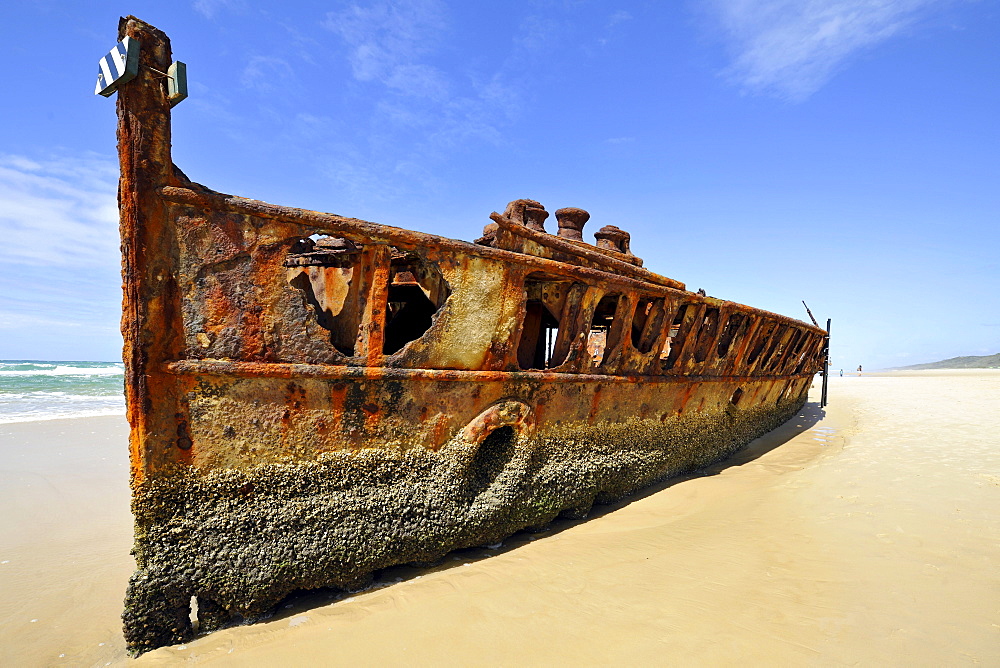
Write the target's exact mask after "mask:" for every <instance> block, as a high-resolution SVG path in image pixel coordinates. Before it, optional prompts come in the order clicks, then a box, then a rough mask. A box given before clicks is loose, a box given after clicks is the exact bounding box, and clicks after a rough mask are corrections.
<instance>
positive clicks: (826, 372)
mask: <svg viewBox="0 0 1000 668" xmlns="http://www.w3.org/2000/svg"><path fill="white" fill-rule="evenodd" d="M824 347H825V350H824V351H823V391H822V392H821V393H820V398H819V407H820V408H823V407H825V406H826V403H827V402H826V388H827V385H828V384H829V380H830V318H827V319H826V345H825V346H824Z"/></svg>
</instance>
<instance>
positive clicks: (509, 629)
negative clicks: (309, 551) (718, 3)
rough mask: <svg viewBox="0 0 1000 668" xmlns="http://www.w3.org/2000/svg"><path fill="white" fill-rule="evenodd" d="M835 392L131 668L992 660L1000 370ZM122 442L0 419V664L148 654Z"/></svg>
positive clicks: (102, 425)
mask: <svg viewBox="0 0 1000 668" xmlns="http://www.w3.org/2000/svg"><path fill="white" fill-rule="evenodd" d="M811 398H812V399H813V400H815V399H817V398H818V383H817V388H814V391H813V394H812V396H811ZM830 401H831V404H830V406H828V407H827V409H826V410H825V411H821V410H820V409H819V408H818V406H817V404H816V403H812V402H811V403H809V404H807V406H806V408H805V409H804V410H803V411H802V413H801V414H800V416H799V417H798V418H796V419H794V420H792V421H790V422H789V423H787V424H786V425H784V426H783V427H781V428H780V429H778V430H776V431H775V432H772V433H771V434H769V435H767V436H766V437H764V438H761V439H758V440H757V441H755V442H754V443H753V444H751V446H750V447H748V448H747V449H746V450H745V451H743V452H742V453H740V454H739V455H738V456H737V457H735V458H734V459H731V460H729V461H727V462H724V463H722V464H719V465H717V466H715V467H713V468H712V469H710V470H706V471H702V472H700V473H699V474H696V475H693V476H689V477H686V478H683V479H680V480H674V481H670V482H669V483H665V484H662V485H659V486H657V487H654V488H652V489H650V490H647V491H646V492H644V493H642V494H640V495H637V496H634V497H632V498H631V499H629V500H627V501H626V502H623V503H619V504H616V505H614V506H606V507H600V508H597V509H595V512H594V513H593V514H592V515H591V517H590V518H589V519H588V520H586V521H562V522H560V523H557V524H555V525H553V526H552V527H551V528H550V529H549V530H547V531H545V532H542V533H537V534H519V535H517V536H515V537H513V538H511V539H508V540H507V541H505V542H504V543H503V544H502V545H499V546H491V547H489V548H481V549H475V550H465V551H461V552H457V553H453V554H452V555H450V556H449V558H448V559H447V560H446V561H445V562H444V563H443V564H441V565H439V566H437V567H434V568H425V569H415V568H409V567H400V568H396V569H391V570H389V571H386V572H383V574H382V577H381V578H380V580H379V581H378V582H376V584H375V586H373V587H372V588H370V589H368V590H366V591H363V592H359V593H355V594H332V593H327V592H318V593H312V594H308V595H302V596H299V597H297V598H296V599H294V600H291V601H289V602H288V603H287V604H286V606H285V607H283V608H282V609H281V610H280V611H279V612H278V613H276V614H275V615H274V616H273V617H272V618H271V619H270V620H268V621H266V622H263V623H258V624H256V625H251V626H242V627H235V628H230V629H225V630H222V631H219V632H216V633H214V634H211V635H208V636H203V637H200V638H198V639H196V640H195V641H193V642H190V643H188V644H187V645H184V646H177V647H167V648H162V649H159V650H156V651H154V652H150V653H149V654H146V655H144V656H143V657H141V658H140V659H139V660H137V661H135V662H134V663H135V664H136V665H174V664H180V663H189V662H193V663H204V664H213V665H269V666H297V665H309V664H312V663H318V662H320V661H322V662H323V663H326V664H335V665H340V664H361V665H386V664H389V665H400V664H416V665H431V664H434V665H442V664H443V665H554V664H569V663H572V664H583V665H609V664H624V663H639V662H641V663H643V664H658V665H664V664H677V663H683V664H684V665H720V664H730V663H734V662H737V661H741V662H746V661H751V662H756V663H765V664H768V665H775V664H777V665H801V664H809V665H843V664H860V665H886V664H888V665H907V666H912V665H926V666H931V665H934V666H937V665H955V664H976V663H983V664H997V663H998V662H1000V571H998V563H997V562H998V548H997V546H998V545H1000V521H998V519H997V518H998V517H1000V448H998V447H997V446H998V444H1000V437H998V434H1000V371H997V370H982V371H977V370H968V371H923V372H894V373H884V374H865V375H863V376H861V377H858V376H855V375H851V376H845V377H839V376H835V377H833V378H832V379H831V389H830ZM126 440H127V425H126V424H125V422H124V419H123V418H120V417H98V418H81V419H68V420H50V421H44V422H24V423H15V424H5V425H0V471H2V477H0V507H2V508H3V511H4V512H3V513H2V514H0V590H2V591H3V593H4V596H3V597H2V599H0V664H2V665H18V666H50V665H74V666H78V665H98V666H103V665H119V664H124V663H132V660H130V659H127V658H126V656H125V652H124V640H123V639H122V636H121V629H120V622H119V617H118V616H119V614H120V612H121V601H122V598H123V595H124V590H125V585H126V580H127V578H128V575H129V574H130V572H131V570H132V568H133V563H132V561H131V558H130V556H129V553H128V551H129V547H130V543H131V516H130V513H129V509H128V499H129V493H128V463H127V449H126Z"/></svg>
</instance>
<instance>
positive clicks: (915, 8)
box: [710, 0, 950, 101]
mask: <svg viewBox="0 0 1000 668" xmlns="http://www.w3.org/2000/svg"><path fill="white" fill-rule="evenodd" d="M949 2H950V0H713V2H712V4H711V8H710V11H711V13H712V14H713V15H714V18H715V19H716V20H717V21H718V23H720V24H721V26H722V28H723V30H724V32H725V33H726V35H727V37H728V39H729V40H730V41H731V45H732V48H733V51H734V53H735V59H734V61H733V62H732V64H731V65H730V66H729V67H728V68H726V70H725V71H724V73H723V74H724V75H725V76H727V77H728V78H730V79H731V80H733V81H734V82H736V83H737V84H739V85H740V86H742V87H743V88H744V89H745V90H747V91H748V92H754V93H768V94H772V95H777V96H778V97H784V98H787V99H790V100H793V101H801V100H804V99H805V98H807V97H809V96H810V95H811V94H812V93H814V92H816V91H817V90H818V89H819V88H821V87H822V86H823V84H825V83H826V82H827V81H828V80H829V79H830V77H831V76H833V74H834V73H835V72H836V71H837V69H838V68H840V67H841V66H843V65H844V63H845V62H846V61H847V60H848V59H849V58H850V57H851V56H854V55H856V54H858V53H860V52H863V51H865V50H866V49H870V48H872V47H874V46H875V45H877V44H879V43H881V42H884V41H885V40H887V39H889V38H890V37H892V36H894V35H897V34H898V33H900V31H902V30H903V29H905V28H907V27H908V26H910V25H912V24H913V22H914V21H915V20H917V19H918V18H920V17H922V16H924V15H925V14H926V13H928V12H930V11H932V10H934V9H937V8H940V7H942V6H944V5H946V4H949Z"/></svg>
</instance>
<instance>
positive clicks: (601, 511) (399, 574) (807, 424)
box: [258, 402, 826, 621]
mask: <svg viewBox="0 0 1000 668" xmlns="http://www.w3.org/2000/svg"><path fill="white" fill-rule="evenodd" d="M825 415H826V411H824V410H823V409H822V408H820V407H819V403H817V402H808V403H806V404H805V405H804V406H803V407H802V409H801V410H800V411H799V412H798V413H797V414H796V415H795V416H794V417H793V418H792V419H790V420H788V421H787V422H785V423H784V424H783V425H781V426H780V427H778V428H776V429H774V430H772V431H770V432H768V433H766V434H764V435H763V436H761V437H759V438H757V439H755V440H753V441H751V442H750V443H748V444H747V445H746V446H745V447H743V448H742V449H740V450H739V451H738V452H736V453H735V454H733V455H732V456H731V457H728V458H727V459H724V460H722V461H720V462H716V463H715V464H712V465H711V466H708V467H705V468H703V469H699V470H696V471H691V472H689V473H685V474H683V475H679V476H675V477H672V478H669V479H667V480H663V481H660V482H657V483H653V484H652V485H650V486H648V487H646V488H644V489H642V490H639V491H638V492H635V493H634V494H631V495H629V496H628V497H626V498H624V499H620V500H618V501H615V502H613V503H609V504H606V505H600V506H599V505H596V504H595V505H594V507H593V508H592V509H591V511H590V513H589V514H588V515H587V517H585V518H583V519H562V518H557V519H555V520H553V521H552V522H550V523H549V524H548V525H546V526H545V527H543V528H542V529H540V530H535V531H519V532H518V533H516V534H514V535H512V536H509V537H508V538H506V539H505V540H504V541H503V542H501V543H499V544H498V545H493V546H481V547H471V548H464V549H460V550H454V551H452V552H449V553H448V554H447V555H445V556H444V557H443V558H442V559H441V560H440V561H439V562H437V563H435V564H432V565H426V566H416V565H412V564H410V565H400V566H391V567H389V568H385V569H382V570H380V571H377V572H376V573H375V574H374V579H373V581H372V583H371V584H370V585H368V586H367V587H365V588H363V589H361V590H358V591H353V592H350V591H343V590H337V589H314V590H309V591H299V592H293V593H292V594H290V595H289V596H287V597H286V598H285V599H284V600H283V601H282V602H281V603H279V604H278V605H277V606H276V608H275V610H274V611H273V612H272V613H270V614H269V615H268V616H266V617H265V618H264V619H261V620H258V621H278V620H282V619H286V618H288V617H292V616H294V615H299V614H302V613H304V612H308V611H310V610H313V609H315V608H318V607H322V606H324V605H329V604H330V603H332V602H335V601H343V600H347V599H350V598H353V597H354V596H357V595H358V594H361V593H364V592H368V591H372V590H374V589H382V588H384V587H388V586H390V585H394V584H396V583H398V582H404V581H406V580H412V579H414V578H416V577H420V576H424V575H428V574H430V573H437V572H441V571H446V570H449V569H452V568H455V567H458V566H464V565H465V564H469V563H474V562H477V561H481V560H483V559H489V558H490V557H494V556H496V555H498V554H503V553H505V552H510V551H512V550H516V549H517V548H519V547H521V546H523V545H527V544H528V543H531V542H533V541H535V540H539V539H542V538H547V537H549V536H554V535H556V534H559V533H561V532H563V531H565V530H567V529H570V528H572V527H574V526H577V525H579V524H582V523H584V522H589V521H591V520H593V519H596V518H598V517H603V516H604V515H607V514H608V513H613V512H615V511H616V510H619V509H620V508H624V507H625V506H627V505H629V504H631V503H634V502H635V501H638V500H640V499H644V498H646V497H648V496H650V495H652V494H657V493H659V492H662V491H664V490H666V489H668V488H670V487H673V486H674V485H680V484H682V483H684V482H685V481H688V480H692V479H695V478H704V477H708V476H714V475H718V474H720V473H721V472H723V471H725V470H726V469H728V468H730V467H734V466H743V465H745V464H747V463H749V462H752V461H754V460H756V459H758V458H760V457H762V456H763V455H765V454H767V453H768V452H771V451H772V450H774V449H776V448H778V447H780V446H781V445H784V444H785V443H787V442H788V441H790V440H792V439H793V438H795V437H796V436H798V435H799V434H801V433H803V432H805V431H808V430H809V429H811V428H812V427H813V426H814V425H815V424H816V423H818V422H819V421H820V420H822V419H823V417H824V416H825Z"/></svg>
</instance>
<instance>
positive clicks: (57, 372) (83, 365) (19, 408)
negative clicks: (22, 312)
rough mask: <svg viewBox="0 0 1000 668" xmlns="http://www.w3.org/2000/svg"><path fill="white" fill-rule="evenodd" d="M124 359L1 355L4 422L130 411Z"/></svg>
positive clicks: (0, 409)
mask: <svg viewBox="0 0 1000 668" xmlns="http://www.w3.org/2000/svg"><path fill="white" fill-rule="evenodd" d="M124 374H125V367H124V365H123V364H122V363H121V362H47V361H43V360H0V424H2V423H7V422H30V421H33V420H52V419H56V418H68V417H87V416H91V415H124V414H125V394H124V392H125V390H124V380H125V378H124Z"/></svg>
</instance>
